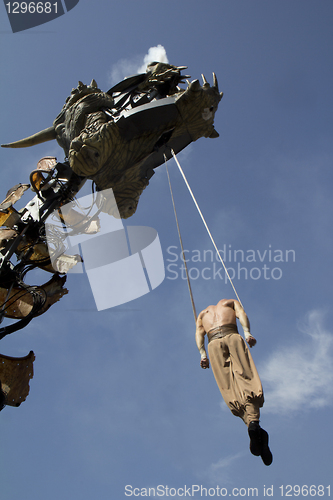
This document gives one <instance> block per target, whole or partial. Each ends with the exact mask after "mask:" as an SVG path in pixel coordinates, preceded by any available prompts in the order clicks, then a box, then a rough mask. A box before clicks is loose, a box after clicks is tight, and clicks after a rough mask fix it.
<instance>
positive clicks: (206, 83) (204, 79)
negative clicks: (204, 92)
mask: <svg viewBox="0 0 333 500" xmlns="http://www.w3.org/2000/svg"><path fill="white" fill-rule="evenodd" d="M201 78H202V81H203V84H204V87H207V85H208V86H210V85H209V83H208V82H207V80H206V77H205V75H201Z"/></svg>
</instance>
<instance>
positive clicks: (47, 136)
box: [1, 127, 56, 148]
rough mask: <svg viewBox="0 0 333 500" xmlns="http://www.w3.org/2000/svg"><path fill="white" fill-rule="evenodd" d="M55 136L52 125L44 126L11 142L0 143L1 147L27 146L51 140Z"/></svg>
mask: <svg viewBox="0 0 333 500" xmlns="http://www.w3.org/2000/svg"><path fill="white" fill-rule="evenodd" d="M55 138H56V131H55V129H54V127H49V128H46V129H45V130H42V131H41V132H37V134H34V135H31V136H30V137H26V138H25V139H21V140H20V141H16V142H11V143H10V144H1V147H3V148H28V147H30V146H36V145H37V144H41V143H42V142H47V141H52V140H53V139H55Z"/></svg>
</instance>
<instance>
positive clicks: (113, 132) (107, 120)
mask: <svg viewBox="0 0 333 500" xmlns="http://www.w3.org/2000/svg"><path fill="white" fill-rule="evenodd" d="M185 68H186V66H181V67H177V66H172V65H170V64H165V63H151V64H150V65H148V67H147V72H146V73H145V74H140V75H136V76H134V77H130V78H127V79H125V80H123V81H122V82H120V83H119V84H117V85H115V86H114V87H113V88H111V89H110V90H109V91H108V92H106V93H105V92H103V91H102V90H100V89H99V88H98V86H97V84H96V82H95V81H94V80H93V81H92V82H91V84H90V85H88V86H87V85H84V84H83V83H81V82H79V84H78V87H77V88H76V89H73V90H72V93H71V95H70V96H69V97H68V98H67V100H66V103H65V105H64V106H63V109H62V110H61V112H60V113H59V115H58V116H57V117H56V119H55V120H54V122H53V126H52V127H50V128H47V129H46V130H43V131H42V132H39V133H37V134H35V135H33V136H31V137H28V138H26V139H23V140H21V141H18V142H14V143H11V144H6V145H4V146H3V147H12V148H15V147H27V146H32V145H35V144H39V143H41V142H45V141H48V140H52V139H56V140H57V142H58V143H59V145H60V146H61V147H62V148H63V150H64V152H65V155H66V158H67V159H68V160H67V161H68V164H69V166H70V168H71V169H72V170H73V172H75V174H77V175H78V176H80V177H84V178H88V179H91V180H93V181H94V182H95V184H96V186H97V189H98V190H99V191H102V190H105V189H108V188H112V189H113V192H114V195H115V199H116V202H117V206H118V210H119V213H120V216H121V217H122V218H128V217H130V216H131V215H133V213H134V212H135V211H136V208H137V205H138V201H139V197H140V195H141V193H142V191H143V190H144V189H145V187H146V186H147V185H148V183H149V179H150V177H151V176H152V175H153V174H154V170H153V169H154V168H155V167H157V166H158V165H160V164H161V163H162V162H163V161H164V155H166V157H167V158H170V156H171V155H170V151H171V149H173V150H174V151H175V152H178V151H180V150H181V149H183V148H184V147H186V146H187V145H188V144H189V143H190V142H192V141H196V140H197V139H199V138H200V137H210V138H214V137H218V136H219V134H218V133H217V132H216V130H215V129H214V115H215V112H216V110H217V107H218V104H219V102H220V100H221V98H222V95H223V93H222V92H221V93H220V92H219V89H218V83H217V79H216V76H215V74H213V79H214V82H213V86H210V84H209V83H208V82H207V80H206V79H205V77H203V86H201V85H200V83H199V81H198V80H194V81H193V82H191V83H189V82H188V85H187V88H186V90H183V89H181V88H180V87H179V84H180V83H183V80H184V78H189V77H187V76H182V75H181V70H183V69H185ZM103 211H106V212H107V213H111V214H112V213H113V212H112V207H108V206H106V207H104V208H103Z"/></svg>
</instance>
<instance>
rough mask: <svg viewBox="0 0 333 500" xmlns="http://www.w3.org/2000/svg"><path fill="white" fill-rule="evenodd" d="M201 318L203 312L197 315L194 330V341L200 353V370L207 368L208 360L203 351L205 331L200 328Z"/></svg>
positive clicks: (204, 350)
mask: <svg viewBox="0 0 333 500" xmlns="http://www.w3.org/2000/svg"><path fill="white" fill-rule="evenodd" d="M202 316H203V311H202V312H201V313H200V314H199V316H198V318H197V323H196V330H195V341H196V344H197V347H198V349H199V352H200V356H201V361H200V366H201V368H209V359H208V357H207V352H206V349H205V335H206V332H205V329H204V327H203V326H202Z"/></svg>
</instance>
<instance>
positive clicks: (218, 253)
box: [165, 149, 243, 319]
mask: <svg viewBox="0 0 333 500" xmlns="http://www.w3.org/2000/svg"><path fill="white" fill-rule="evenodd" d="M171 153H172V156H173V157H174V160H175V162H176V164H177V166H178V169H179V171H180V173H181V174H182V177H183V179H184V181H185V184H186V186H187V188H188V190H189V192H190V194H191V196H192V199H193V201H194V204H195V206H196V208H197V210H198V212H199V215H200V217H201V219H202V221H203V223H204V226H205V228H206V230H207V232H208V235H209V237H210V239H211V241H212V243H213V245H214V248H215V251H216V255H217V256H218V258H219V260H220V262H221V264H222V266H223V268H224V271H225V273H226V276H227V277H228V280H229V282H230V284H231V286H232V289H233V291H234V293H235V295H236V297H237V300H238V302H239V303H240V305H241V306H242V307H243V305H242V302H241V300H240V298H239V295H238V293H237V291H236V288H235V286H234V284H233V282H232V279H231V278H230V275H229V273H228V269H227V267H226V265H225V263H224V261H223V259H222V257H221V254H220V252H219V249H218V248H217V246H216V243H215V241H214V238H213V236H212V234H211V232H210V230H209V227H208V225H207V223H206V221H205V218H204V216H203V214H202V212H201V210H200V207H199V205H198V203H197V200H196V199H195V196H194V194H193V191H192V189H191V187H190V185H189V183H188V181H187V179H186V176H185V174H184V172H183V169H182V167H181V166H180V163H179V161H178V158H177V156H176V154H175V152H174V151H173V149H171ZM165 159H166V157H165ZM167 174H168V180H169V187H170V192H171V198H172V203H173V208H174V212H175V218H176V222H177V228H178V235H179V240H180V244H181V248H182V255H183V260H184V263H185V271H186V277H187V283H188V286H189V290H190V297H191V302H192V307H193V312H194V317H195V319H196V318H197V316H196V312H195V306H194V301H193V294H192V289H191V284H190V277H189V273H188V269H187V265H186V261H185V257H184V250H183V244H182V240H181V235H180V229H179V224H178V217H177V212H176V207H175V203H174V198H173V194H172V188H171V182H170V176H169V172H168V169H167Z"/></svg>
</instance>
